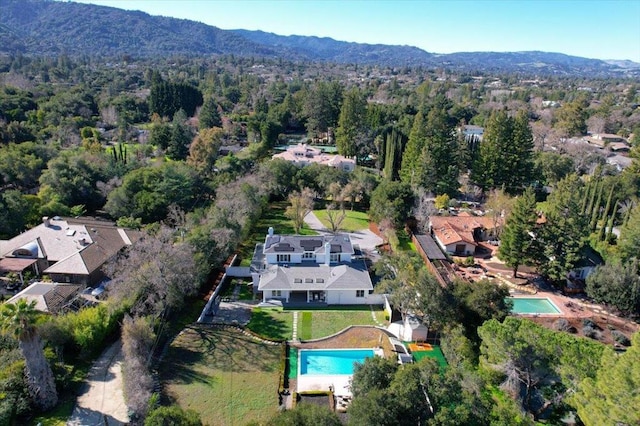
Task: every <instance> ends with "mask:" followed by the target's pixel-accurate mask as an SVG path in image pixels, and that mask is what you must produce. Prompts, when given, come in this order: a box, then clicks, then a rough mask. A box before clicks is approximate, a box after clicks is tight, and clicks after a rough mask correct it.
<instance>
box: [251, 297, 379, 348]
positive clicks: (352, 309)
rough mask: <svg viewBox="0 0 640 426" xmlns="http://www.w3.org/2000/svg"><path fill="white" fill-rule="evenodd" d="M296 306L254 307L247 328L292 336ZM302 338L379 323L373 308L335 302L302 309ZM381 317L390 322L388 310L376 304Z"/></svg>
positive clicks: (268, 334)
mask: <svg viewBox="0 0 640 426" xmlns="http://www.w3.org/2000/svg"><path fill="white" fill-rule="evenodd" d="M293 311H294V309H291V310H289V309H285V310H283V309H282V308H267V309H263V308H254V309H253V312H252V314H251V321H249V324H248V325H247V328H248V329H249V330H251V331H253V332H254V333H256V334H259V335H260V336H264V337H267V338H270V339H273V340H284V339H291V338H292V333H293ZM298 311H299V315H298V338H300V339H302V340H309V339H319V338H321V337H326V336H330V335H332V334H335V333H337V332H339V331H341V330H344V329H345V328H347V327H349V326H350V325H376V323H375V322H374V321H373V318H372V317H371V308H370V307H369V305H365V306H343V307H338V306H332V307H330V308H328V309H327V308H318V309H313V310H309V309H306V310H298ZM374 313H375V316H376V318H377V320H378V321H379V322H380V323H381V324H385V325H386V323H387V321H385V319H384V311H383V310H382V309H381V308H377V307H376V308H374Z"/></svg>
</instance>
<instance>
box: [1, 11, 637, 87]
mask: <svg viewBox="0 0 640 426" xmlns="http://www.w3.org/2000/svg"><path fill="white" fill-rule="evenodd" d="M0 53H11V54H15V53H21V54H33V55H47V56H51V55H57V54H68V55H88V56H93V55H100V56H102V57H114V58H117V57H122V56H123V55H127V56H132V57H153V56H164V55H172V54H182V55H213V54H233V55H238V56H245V57H267V58H275V57H278V58H286V59H288V60H296V61H327V62H334V63H344V64H348V63H355V64H370V65H381V66H396V67H402V66H425V67H436V66H437V67H444V68H450V69H453V70H456V71H467V72H470V71H504V72H517V73H522V74H527V75H584V76H604V75H609V76H625V75H626V76H633V75H636V76H637V75H638V74H639V73H640V65H639V64H633V63H629V62H626V63H616V62H615V61H612V62H605V61H601V60H596V59H587V58H580V57H575V56H568V55H562V54H559V53H546V52H511V53H509V52H507V53H497V52H466V53H453V54H433V53H428V52H425V51H424V50H422V49H418V48H416V47H412V46H388V45H382V44H362V43H351V42H344V41H337V40H333V39H331V38H319V37H306V36H296V35H293V36H279V35H276V34H271V33H266V32H263V31H247V30H221V29H219V28H216V27H213V26H209V25H205V24H202V23H199V22H193V21H187V20H180V19H174V18H167V17H162V16H151V15H149V14H146V13H143V12H136V11H125V10H121V9H116V8H111V7H103V6H96V5H88V4H80V3H73V2H62V1H47V0H5V1H3V2H2V3H0Z"/></svg>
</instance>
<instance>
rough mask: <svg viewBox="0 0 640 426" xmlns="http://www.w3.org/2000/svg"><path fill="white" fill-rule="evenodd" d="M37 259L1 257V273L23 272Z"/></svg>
mask: <svg viewBox="0 0 640 426" xmlns="http://www.w3.org/2000/svg"><path fill="white" fill-rule="evenodd" d="M37 261H38V259H18V258H16V257H5V258H3V259H0V273H2V272H22V271H24V270H25V269H26V268H28V267H29V266H31V265H33V264H34V263H36V262H37Z"/></svg>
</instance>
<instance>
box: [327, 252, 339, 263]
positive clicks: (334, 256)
mask: <svg viewBox="0 0 640 426" xmlns="http://www.w3.org/2000/svg"><path fill="white" fill-rule="evenodd" d="M329 261H331V262H340V253H331V255H330V257H329Z"/></svg>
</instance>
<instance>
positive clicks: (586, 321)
mask: <svg viewBox="0 0 640 426" xmlns="http://www.w3.org/2000/svg"><path fill="white" fill-rule="evenodd" d="M582 325H583V326H584V327H589V328H593V329H594V330H595V329H597V328H598V326H597V325H596V323H595V322H593V320H591V319H590V318H584V319H583V320H582Z"/></svg>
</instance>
